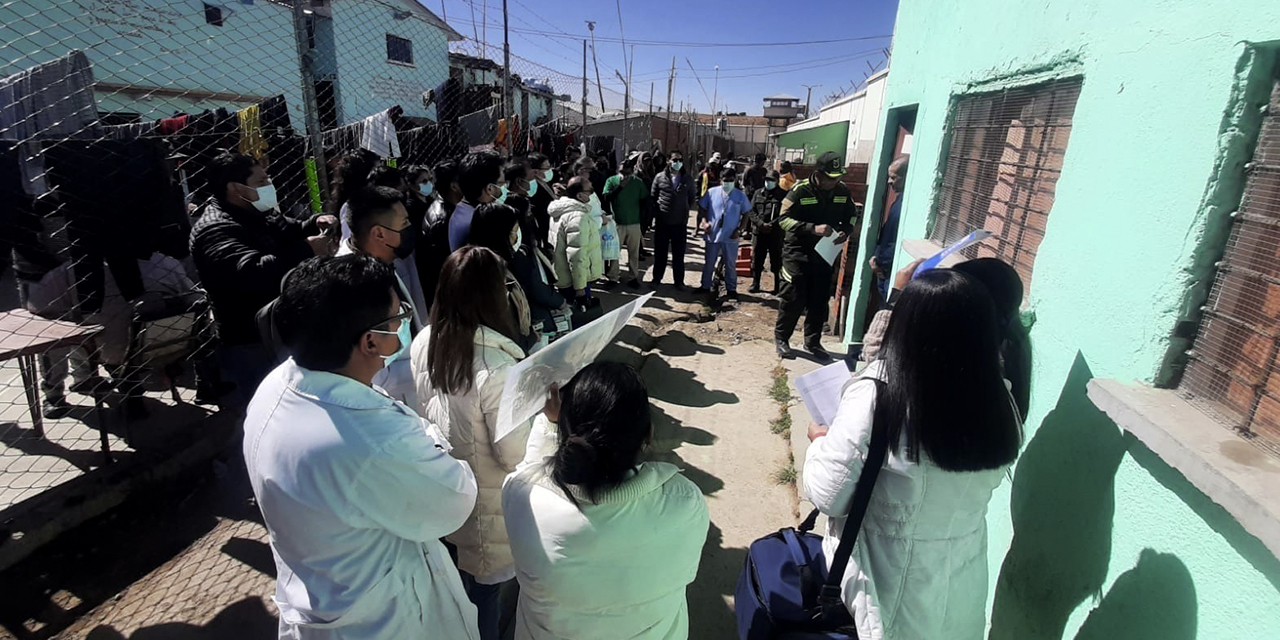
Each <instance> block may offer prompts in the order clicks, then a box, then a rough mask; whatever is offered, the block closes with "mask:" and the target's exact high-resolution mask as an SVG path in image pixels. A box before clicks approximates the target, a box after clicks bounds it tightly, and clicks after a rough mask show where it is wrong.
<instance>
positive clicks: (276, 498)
mask: <svg viewBox="0 0 1280 640" xmlns="http://www.w3.org/2000/svg"><path fill="white" fill-rule="evenodd" d="M244 431H245V435H244V458H245V463H246V465H247V466H248V470H249V480H250V482H251V484H252V485H253V494H254V496H255V497H256V498H257V500H258V506H259V507H260V508H261V509H262V516H263V518H264V520H265V521H266V525H267V530H268V531H269V532H270V534H271V551H272V555H273V556H275V561H276V571H277V578H276V593H275V598H274V599H275V602H276V605H277V607H279V609H280V634H279V637H280V638H282V639H284V638H289V639H292V640H399V639H403V638H460V639H462V638H465V639H469V640H479V637H480V634H479V632H478V631H477V627H476V609H475V607H474V606H473V605H472V604H471V602H470V601H468V599H467V596H466V592H465V591H464V590H463V587H462V580H461V578H460V577H459V576H458V570H457V569H456V568H454V566H453V563H452V561H451V560H450V559H449V553H448V551H447V550H446V549H445V548H444V545H443V544H441V543H440V541H439V538H440V537H441V536H443V535H446V534H448V533H451V532H453V531H454V530H456V529H457V528H458V527H459V526H461V525H462V523H463V521H464V520H465V519H466V517H467V515H468V514H469V513H471V508H472V506H473V505H474V504H475V499H476V480H475V476H474V475H472V473H471V469H470V468H468V467H467V465H466V464H465V463H462V462H459V461H457V460H455V459H453V458H452V457H450V456H449V454H448V453H447V452H446V451H447V449H448V447H447V445H445V444H444V443H443V441H442V439H441V438H440V437H438V436H437V435H433V433H434V431H435V430H434V428H432V427H430V425H428V424H427V423H426V422H425V421H424V420H423V419H422V418H420V417H418V416H417V415H416V414H415V413H414V412H413V411H412V410H410V409H409V408H408V407H406V406H404V405H403V404H400V403H399V402H396V401H395V400H392V399H391V398H389V397H387V396H386V395H383V394H382V393H381V392H380V391H379V390H377V389H375V388H372V387H368V386H365V385H363V384H361V383H359V382H357V381H355V380H352V379H351V378H348V377H346V376H341V375H338V374H334V373H327V372H323V371H311V370H308V369H304V368H302V367H300V366H298V365H297V364H296V363H295V362H294V361H293V359H289V360H286V361H285V362H284V363H283V364H281V365H280V366H278V367H276V369H275V370H274V371H272V372H271V373H270V374H268V375H267V377H266V379H265V380H263V381H262V384H261V385H260V386H259V387H258V390H257V393H255V394H254V397H253V401H252V402H250V403H249V409H248V414H247V415H246V417H245V422H244Z"/></svg>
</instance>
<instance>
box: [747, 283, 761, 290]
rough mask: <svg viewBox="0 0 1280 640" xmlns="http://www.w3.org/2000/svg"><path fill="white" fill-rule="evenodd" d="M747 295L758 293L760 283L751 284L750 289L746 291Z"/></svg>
mask: <svg viewBox="0 0 1280 640" xmlns="http://www.w3.org/2000/svg"><path fill="white" fill-rule="evenodd" d="M747 293H760V283H759V282H752V283H751V287H750V288H748V289H747Z"/></svg>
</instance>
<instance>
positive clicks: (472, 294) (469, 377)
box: [427, 245, 515, 395]
mask: <svg viewBox="0 0 1280 640" xmlns="http://www.w3.org/2000/svg"><path fill="white" fill-rule="evenodd" d="M506 274H507V271H506V265H504V264H503V262H502V258H499V257H498V255H497V254H495V253H494V252H492V251H490V250H488V249H486V248H484V247H476V246H470V245H468V246H464V247H460V248H459V249H458V250H457V251H454V252H453V253H452V254H450V255H449V258H448V259H447V260H445V262H444V268H442V269H441V270H440V281H439V283H438V284H437V285H436V298H435V302H434V303H432V305H431V340H430V341H429V342H428V343H427V376H428V378H429V379H430V380H431V386H433V387H435V388H437V389H440V390H441V391H444V392H445V393H447V394H451V395H453V394H461V393H466V392H467V391H469V390H470V389H471V386H472V385H473V384H475V368H474V366H475V365H474V362H473V360H474V359H475V351H476V349H475V337H476V331H478V330H479V329H480V327H481V326H482V325H483V326H487V327H489V328H491V329H495V330H497V331H498V332H500V333H502V334H503V335H505V336H511V335H513V334H515V329H514V327H513V326H512V325H513V322H512V318H511V309H510V307H509V306H508V305H507V275H506Z"/></svg>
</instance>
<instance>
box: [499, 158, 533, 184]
mask: <svg viewBox="0 0 1280 640" xmlns="http://www.w3.org/2000/svg"><path fill="white" fill-rule="evenodd" d="M502 177H503V178H506V180H507V182H513V181H515V180H525V181H527V180H528V179H529V167H526V166H525V164H524V163H523V162H508V163H507V168H506V169H505V170H503V172H502Z"/></svg>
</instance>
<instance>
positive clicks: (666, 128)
mask: <svg viewBox="0 0 1280 640" xmlns="http://www.w3.org/2000/svg"><path fill="white" fill-rule="evenodd" d="M675 81H676V57H675V56H671V75H668V76H667V119H666V124H664V125H663V126H662V144H663V145H664V146H669V145H670V144H671V141H670V140H669V138H670V137H671V91H672V88H673V87H672V85H673V84H674V83H675ZM681 108H683V106H682V107H681Z"/></svg>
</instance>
